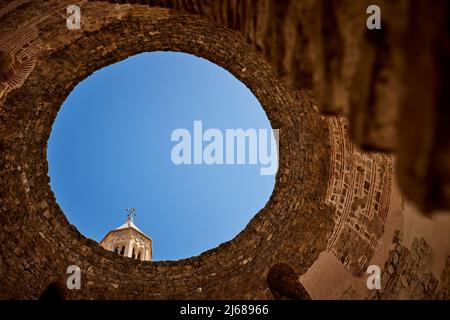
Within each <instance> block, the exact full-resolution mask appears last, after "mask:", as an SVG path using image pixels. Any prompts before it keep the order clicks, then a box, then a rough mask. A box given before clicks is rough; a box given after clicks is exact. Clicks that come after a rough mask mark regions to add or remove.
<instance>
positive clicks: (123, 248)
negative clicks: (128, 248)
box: [120, 246, 125, 256]
mask: <svg viewBox="0 0 450 320" xmlns="http://www.w3.org/2000/svg"><path fill="white" fill-rule="evenodd" d="M124 254H125V246H122V249H120V255H122V256H123V255H124Z"/></svg>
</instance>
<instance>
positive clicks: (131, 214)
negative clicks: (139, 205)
mask: <svg viewBox="0 0 450 320" xmlns="http://www.w3.org/2000/svg"><path fill="white" fill-rule="evenodd" d="M125 210H127V212H128V214H127V216H128V221H133V218H134V217H135V216H136V208H128V209H125Z"/></svg>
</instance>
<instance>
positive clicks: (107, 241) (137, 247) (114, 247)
mask: <svg viewBox="0 0 450 320" xmlns="http://www.w3.org/2000/svg"><path fill="white" fill-rule="evenodd" d="M126 210H127V212H128V214H127V221H126V222H125V223H124V224H123V225H121V226H120V227H118V228H116V229H114V230H111V231H109V232H108V233H107V234H106V236H105V237H104V238H103V239H102V241H100V246H102V247H103V248H104V249H106V250H109V251H114V252H116V253H117V254H120V255H121V256H124V257H128V258H132V259H138V260H142V261H151V260H152V255H153V249H152V239H151V238H150V237H149V236H147V235H146V234H145V233H144V232H142V231H141V230H140V229H139V228H138V227H137V226H136V225H135V224H134V221H133V220H134V217H135V216H136V209H135V208H130V209H126Z"/></svg>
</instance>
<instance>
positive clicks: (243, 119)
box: [48, 52, 275, 260]
mask: <svg viewBox="0 0 450 320" xmlns="http://www.w3.org/2000/svg"><path fill="white" fill-rule="evenodd" d="M195 120H201V121H202V122H203V127H204V128H205V130H206V129H207V128H218V129H221V130H223V132H225V129H233V128H243V129H247V128H255V129H259V128H266V129H270V128H271V127H270V123H269V120H268V119H267V116H266V114H265V112H264V110H263V109H262V107H261V105H260V104H259V102H258V101H257V99H256V98H255V97H254V96H253V94H252V93H251V92H250V90H249V89H248V88H247V87H245V85H244V84H242V83H241V82H239V81H238V80H237V79H236V78H234V76H232V75H231V74H230V73H228V72H227V71H226V70H224V69H223V68H221V67H219V66H217V65H215V64H213V63H211V62H209V61H207V60H205V59H202V58H198V57H195V56H192V55H188V54H183V53H172V52H152V53H144V54H139V55H136V56H133V57H130V58H128V59H126V60H124V61H121V62H119V63H116V64H114V65H111V66H108V67H106V68H103V69H101V70H99V71H97V72H95V73H94V74H92V75H91V76H90V77H88V78H87V79H85V80H84V81H82V82H81V83H80V84H79V85H78V86H77V87H76V88H75V89H74V90H73V92H72V93H71V94H70V95H69V97H68V98H67V100H66V101H65V102H64V104H63V106H62V108H61V110H60V111H59V113H58V116H57V118H56V121H55V123H54V125H53V129H52V133H51V136H50V139H49V145H48V161H49V175H50V181H51V186H52V190H53V192H54V193H55V195H56V199H57V202H58V204H59V206H60V207H61V209H62V210H63V211H64V213H65V214H66V216H67V217H68V219H69V221H70V222H71V223H72V224H74V225H75V226H76V227H77V228H78V230H79V231H80V232H81V233H83V234H84V235H85V236H87V237H89V238H92V239H94V240H96V241H100V240H101V239H102V238H103V236H104V235H105V234H106V233H107V232H108V231H109V230H111V229H114V228H116V227H118V226H119V225H121V224H122V223H124V222H125V220H126V211H125V208H130V207H135V208H137V215H136V217H135V223H136V225H137V226H138V227H139V228H140V229H141V230H143V231H144V232H145V233H146V234H148V235H149V236H150V237H152V239H153V252H154V255H153V260H177V259H180V258H187V257H191V256H195V255H198V254H200V253H201V252H203V251H205V250H208V249H211V248H214V247H216V246H218V245H219V244H220V243H222V242H224V241H228V240H231V239H232V238H233V237H234V236H235V235H237V234H238V233H239V232H240V231H241V230H242V229H244V227H245V226H246V225H247V223H248V222H249V221H250V219H251V218H252V217H253V216H254V215H255V214H256V213H257V212H258V211H259V210H260V209H261V208H263V207H264V205H265V204H266V203H267V201H268V200H269V198H270V195H271V194H272V191H273V187H274V183H275V177H274V176H263V175H260V171H259V170H260V166H259V165H249V164H246V165H178V166H177V165H175V164H174V163H173V162H172V161H171V150H172V148H173V147H174V145H175V144H176V142H173V141H171V139H170V138H171V134H172V132H173V130H175V129H177V128H186V129H188V130H189V131H191V132H192V131H193V123H194V121H195Z"/></svg>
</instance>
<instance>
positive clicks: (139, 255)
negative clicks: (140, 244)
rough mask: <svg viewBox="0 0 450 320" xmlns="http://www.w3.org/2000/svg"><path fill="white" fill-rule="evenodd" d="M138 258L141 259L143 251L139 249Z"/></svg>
mask: <svg viewBox="0 0 450 320" xmlns="http://www.w3.org/2000/svg"><path fill="white" fill-rule="evenodd" d="M137 259H138V260H141V252H140V251H139V253H138V256H137Z"/></svg>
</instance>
